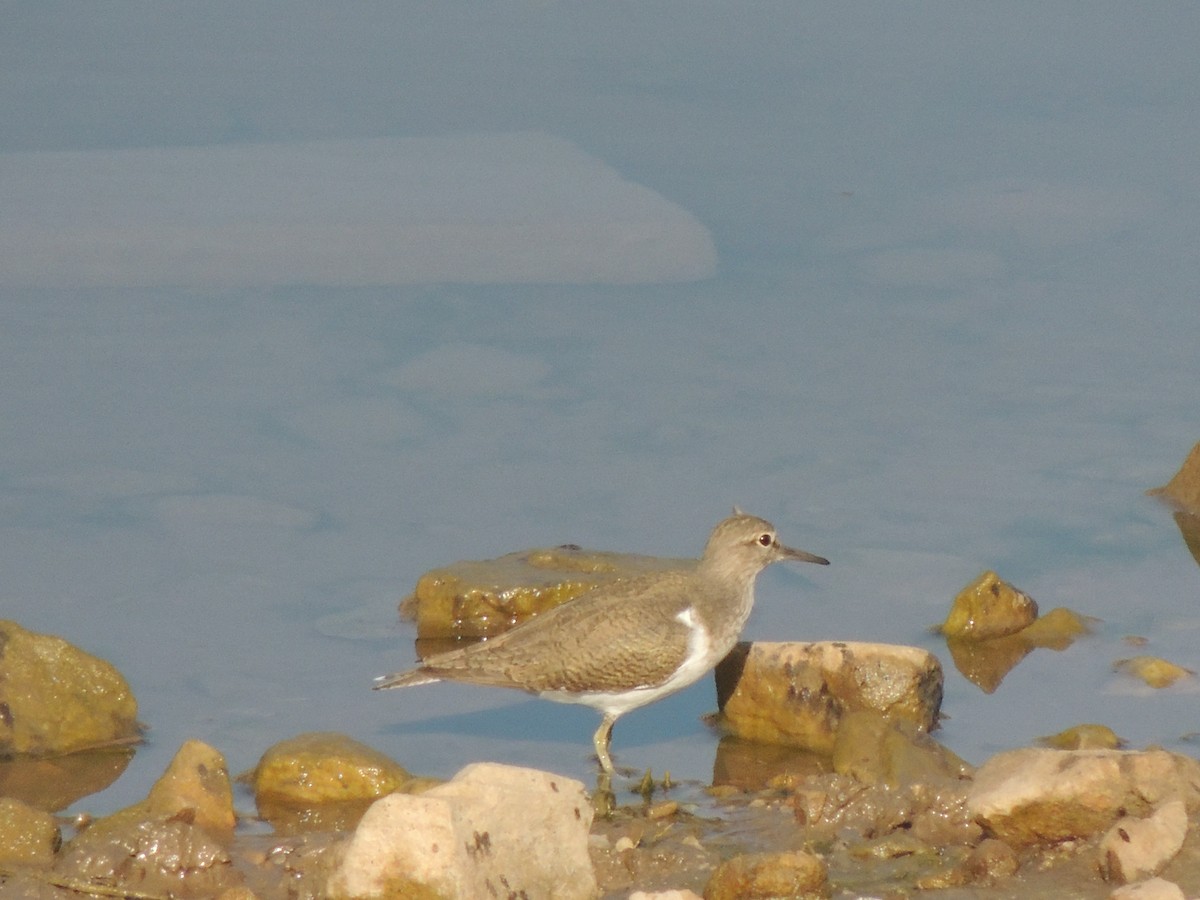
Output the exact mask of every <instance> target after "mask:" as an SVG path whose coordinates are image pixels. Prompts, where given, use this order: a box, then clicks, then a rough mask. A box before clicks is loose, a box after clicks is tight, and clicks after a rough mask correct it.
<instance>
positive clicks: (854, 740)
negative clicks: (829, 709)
mask: <svg viewBox="0 0 1200 900" xmlns="http://www.w3.org/2000/svg"><path fill="white" fill-rule="evenodd" d="M833 769H834V771H835V772H837V773H838V774H840V775H849V776H851V777H852V778H855V779H856V780H858V781H861V782H863V783H864V784H885V785H888V786H889V787H894V788H898V787H902V786H907V785H912V784H936V783H939V782H941V781H944V780H946V779H962V778H968V777H970V773H971V767H970V766H969V765H967V764H966V763H965V762H963V760H961V759H959V757H958V756H956V755H955V754H954V753H951V752H950V751H949V750H947V749H946V748H945V747H943V746H942V745H941V744H939V743H938V742H937V741H935V740H934V739H933V738H931V737H930V736H929V735H928V734H926V733H925V732H923V731H921V730H920V729H919V728H917V726H916V725H914V724H913V723H912V722H908V721H906V720H904V719H888V718H885V717H884V716H883V715H882V714H880V713H876V712H870V711H866V710H857V711H855V712H852V713H848V714H847V715H846V716H845V717H844V718H843V719H842V723H841V727H840V728H839V729H838V733H837V741H836V742H835V744H834V747H833Z"/></svg>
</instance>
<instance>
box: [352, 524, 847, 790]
mask: <svg viewBox="0 0 1200 900" xmlns="http://www.w3.org/2000/svg"><path fill="white" fill-rule="evenodd" d="M784 561H794V562H810V563H817V564H819V565H823V566H824V565H828V564H829V560H827V559H825V558H824V557H821V556H817V555H815V554H812V553H808V552H807V551H804V550H795V549H793V548H791V547H787V546H784V545H783V544H781V543H780V542H779V539H778V537H777V535H776V531H775V526H773V525H772V524H771V523H770V522H768V521H766V520H765V519H760V518H758V517H757V516H752V515H747V514H746V513H743V512H741V511H740V510H739V509H737V507H734V512H733V515H731V516H729V517H728V518H726V519H724V520H722V521H721V522H720V523H718V524H717V526H716V527H715V528H713V530H712V533H711V535H710V536H709V538H708V542H707V543H706V545H705V547H704V555H703V556H702V557H701V558H700V559H699V560H698V561H696V562H695V564H694V565H691V566H684V567H681V568H678V569H672V570H668V571H662V572H655V573H653V574H647V575H642V576H639V577H636V578H630V579H628V580H626V581H619V582H611V583H608V584H604V585H600V586H598V587H595V588H593V589H591V590H590V591H587V592H585V593H583V594H580V595H579V596H578V597H576V598H575V599H573V600H571V601H569V602H567V603H564V604H562V605H560V606H556V607H553V608H552V609H549V610H547V611H546V612H543V613H541V614H540V615H537V616H535V617H533V618H531V619H527V620H526V621H524V622H522V623H521V624H519V625H517V626H516V627H514V628H512V629H510V630H509V631H506V632H503V633H502V634H500V635H497V636H495V637H492V638H489V639H487V640H486V641H482V642H480V643H476V644H471V645H469V646H466V647H461V648H457V649H454V650H450V651H448V652H444V653H439V654H436V655H432V656H429V657H428V658H426V659H425V660H423V661H422V662H421V663H420V665H418V666H417V667H416V668H413V669H409V670H407V671H402V672H393V673H391V674H389V675H381V676H380V677H378V678H376V679H375V684H374V689H375V690H387V689H391V688H401V687H410V686H414V685H419V684H430V683H433V682H437V681H456V682H464V683H468V684H474V685H484V686H490V687H506V688H514V689H519V690H523V691H526V692H528V693H531V694H534V695H536V696H538V697H541V698H543V699H546V700H553V701H556V702H560V703H576V704H582V705H584V706H590V707H592V708H593V709H595V710H597V711H598V712H599V713H600V714H601V722H600V727H599V728H598V729H597V730H596V733H595V735H594V736H593V739H592V745H593V747H594V749H595V751H596V757H597V759H598V760H599V763H600V767H601V769H602V770H603V772H604V773H605V774H608V775H611V774H612V773H613V772H614V767H613V763H612V756H611V755H610V752H609V750H610V746H611V743H612V729H613V725H614V724H615V723H616V721H617V719H618V718H620V717H621V716H623V715H624V714H625V713H627V712H629V711H630V710H634V709H638V708H639V707H642V706H645V705H647V704H649V703H653V702H654V701H656V700H659V699H661V698H663V697H666V696H668V695H669V694H673V693H675V692H676V691H679V690H682V689H683V688H685V687H687V686H688V685H690V684H692V683H693V682H695V681H697V680H698V679H699V678H700V677H702V676H703V675H704V674H705V673H706V672H708V671H709V670H711V669H712V668H713V667H714V666H715V665H716V664H717V663H718V662H720V661H721V660H722V659H724V658H725V656H726V655H727V654H728V653H729V651H730V650H732V649H733V647H734V645H735V644H736V643H737V641H738V637H739V636H740V634H741V631H742V627H743V626H744V625H745V624H746V620H747V619H748V618H749V616H750V611H751V609H752V607H753V606H754V582H755V580H756V579H757V577H758V574H759V572H761V571H762V570H763V569H765V568H766V567H767V566H769V565H771V564H772V563H775V562H784Z"/></svg>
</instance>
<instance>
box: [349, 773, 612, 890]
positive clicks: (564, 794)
mask: <svg viewBox="0 0 1200 900" xmlns="http://www.w3.org/2000/svg"><path fill="white" fill-rule="evenodd" d="M591 822H592V808H591V805H590V803H589V802H588V798H587V795H586V794H585V793H584V789H583V785H582V784H580V783H579V782H578V781H574V780H572V779H569V778H563V777H561V776H558V775H552V774H550V773H548V772H539V771H537V770H534V769H522V768H516V767H513V766H502V765H498V764H495V763H476V764H474V765H470V766H467V767H466V768H465V769H463V770H462V771H461V772H459V773H458V774H457V775H456V776H455V777H454V778H453V779H452V780H451V781H448V782H446V783H445V784H442V785H438V786H437V787H435V788H431V789H430V790H428V791H426V792H425V793H423V794H420V795H417V796H414V795H408V794H390V795H388V796H387V797H384V798H382V799H380V800H377V801H376V802H375V803H374V804H373V805H372V806H371V808H370V809H369V810H367V813H366V815H365V816H363V819H362V821H361V822H360V823H359V825H358V827H357V828H356V829H355V831H354V834H353V835H352V836H351V837H350V838H349V839H348V841H347V842H346V844H345V845H344V849H343V850H342V853H341V860H340V862H339V863H338V864H337V866H336V868H335V869H334V872H333V874H332V875H331V876H330V879H329V883H328V890H327V892H326V893H327V894H328V895H329V896H331V897H354V898H359V897H409V896H411V897H440V898H446V900H451V898H464V900H468V898H469V900H473V898H477V897H490V896H521V897H527V898H529V900H536V898H551V897H553V898H561V900H573V898H580V900H582V898H591V897H593V896H595V894H596V876H595V872H594V871H593V869H592V863H591V860H590V858H589V856H588V829H589V827H590V826H591Z"/></svg>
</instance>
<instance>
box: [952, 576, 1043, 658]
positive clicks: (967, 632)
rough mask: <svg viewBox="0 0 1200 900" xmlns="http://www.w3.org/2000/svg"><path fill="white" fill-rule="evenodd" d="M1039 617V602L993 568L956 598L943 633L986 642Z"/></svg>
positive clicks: (1025, 625) (1013, 632)
mask: <svg viewBox="0 0 1200 900" xmlns="http://www.w3.org/2000/svg"><path fill="white" fill-rule="evenodd" d="M1037 616H1038V605H1037V601H1035V600H1034V599H1033V598H1032V597H1030V596H1029V595H1028V594H1026V593H1024V592H1023V591H1019V590H1017V589H1016V588H1015V587H1013V586H1012V585H1011V584H1009V583H1008V582H1007V581H1002V580H1001V579H1000V576H999V575H997V574H996V573H995V572H993V571H991V570H990V569H989V570H987V571H985V572H983V573H982V574H981V575H980V576H979V577H978V578H976V579H975V580H974V581H973V582H971V584H969V585H967V586H966V587H965V588H963V589H962V591H961V592H959V595H958V596H957V597H955V598H954V605H953V606H952V607H951V608H950V614H949V615H948V616H946V621H945V622H943V623H942V634H944V635H946V636H947V637H956V638H965V639H969V640H976V641H985V640H988V639H990V638H997V637H1003V636H1004V635H1007V634H1015V633H1016V632H1018V631H1020V630H1021V629H1022V628H1025V627H1027V626H1028V625H1030V624H1032V623H1033V621H1034V620H1035V619H1036V618H1037Z"/></svg>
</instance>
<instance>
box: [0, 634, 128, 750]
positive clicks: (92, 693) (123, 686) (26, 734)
mask: <svg viewBox="0 0 1200 900" xmlns="http://www.w3.org/2000/svg"><path fill="white" fill-rule="evenodd" d="M140 734H141V730H140V728H139V727H138V724H137V701H136V700H134V697H133V692H132V691H131V690H130V689H129V684H128V682H126V681H125V679H124V678H123V677H122V676H121V673H119V672H118V671H117V670H116V669H115V668H114V667H113V666H112V665H110V664H109V663H107V662H105V661H104V660H102V659H98V658H96V657H95V656H92V655H91V654H89V653H85V652H84V651H82V650H80V649H79V648H78V647H75V646H73V645H71V644H69V643H67V642H66V641H64V640H63V639H62V638H59V637H54V636H53V635H46V634H36V633H34V632H32V631H26V630H25V629H24V628H22V627H21V626H20V625H18V624H17V623H16V622H12V621H8V620H0V756H8V755H11V754H18V753H27V754H33V755H50V754H60V753H71V752H72V751H75V750H82V749H85V748H88V747H96V746H99V745H104V744H112V743H116V742H121V741H131V740H136V739H137V738H138V737H139V736H140Z"/></svg>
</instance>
